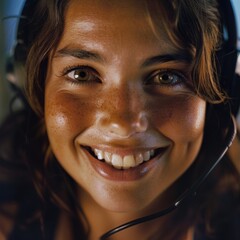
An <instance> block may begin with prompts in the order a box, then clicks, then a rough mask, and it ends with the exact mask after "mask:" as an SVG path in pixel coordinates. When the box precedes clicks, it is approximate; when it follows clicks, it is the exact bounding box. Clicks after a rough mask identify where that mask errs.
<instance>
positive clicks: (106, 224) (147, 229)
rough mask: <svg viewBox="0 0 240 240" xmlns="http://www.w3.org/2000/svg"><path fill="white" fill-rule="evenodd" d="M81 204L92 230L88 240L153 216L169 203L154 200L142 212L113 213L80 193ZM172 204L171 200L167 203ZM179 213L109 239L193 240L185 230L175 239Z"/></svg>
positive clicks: (141, 225) (133, 228) (127, 230)
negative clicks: (181, 235) (133, 221)
mask: <svg viewBox="0 0 240 240" xmlns="http://www.w3.org/2000/svg"><path fill="white" fill-rule="evenodd" d="M79 195H80V202H81V206H82V209H83V210H84V213H85V216H86V219H87V221H88V224H89V227H90V235H89V240H96V239H99V237H100V236H101V235H103V234H104V233H106V232H107V231H109V230H111V229H113V228H115V227H117V226H119V225H122V224H124V223H126V222H129V221H131V220H133V219H137V218H140V217H143V216H146V215H149V214H152V213H154V212H156V209H157V211H158V210H162V209H163V207H159V206H164V207H166V206H167V204H163V203H160V202H161V201H159V200H158V201H155V202H154V203H152V204H151V206H149V207H148V208H147V209H142V210H138V211H133V212H127V213H126V212H112V211H109V210H107V209H105V208H102V207H101V206H99V205H98V204H97V203H96V202H95V201H94V200H93V199H92V198H91V196H89V195H88V194H86V193H84V192H81V194H79ZM169 202H171V201H168V204H169ZM175 217H176V212H172V213H170V214H168V215H166V216H164V217H161V218H159V219H155V220H152V221H150V222H146V223H143V224H139V225H136V226H134V227H131V228H129V229H126V230H123V231H121V232H119V233H116V234H114V235H112V236H111V237H110V238H109V239H111V240H122V239H131V240H139V239H149V240H155V239H156V240H157V239H165V240H173V239H178V240H192V239H193V234H192V231H190V230H189V231H186V232H185V233H184V234H183V235H184V236H183V237H180V236H179V233H178V235H177V238H176V233H177V231H176V227H175V226H176V223H175V222H174V219H175Z"/></svg>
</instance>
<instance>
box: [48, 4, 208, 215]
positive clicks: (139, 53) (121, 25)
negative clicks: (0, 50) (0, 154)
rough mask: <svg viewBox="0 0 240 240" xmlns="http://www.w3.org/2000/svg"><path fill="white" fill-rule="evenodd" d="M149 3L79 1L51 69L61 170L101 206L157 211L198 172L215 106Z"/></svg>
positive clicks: (51, 117) (51, 109)
mask: <svg viewBox="0 0 240 240" xmlns="http://www.w3.org/2000/svg"><path fill="white" fill-rule="evenodd" d="M160 26H161V24H159V26H158V32H157V34H156V32H155V31H154V30H153V27H152V25H151V21H149V17H148V12H147V10H146V6H145V4H144V1H134V0H132V1H111V2H109V1H105V0H104V1H89V0H86V1H85V0H82V1H77V0H72V1H70V5H69V7H68V9H67V11H66V15H65V30H64V32H63V36H62V38H61V39H60V42H59V45H58V46H57V48H56V51H54V52H53V53H52V58H51V59H50V61H49V65H48V74H47V79H46V86H45V122H46V127H47V132H48V136H49V140H50V145H51V148H52V150H53V152H54V154H55V156H56V158H57V159H58V161H59V163H60V164H61V165H62V167H63V168H64V169H65V170H66V172H68V174H69V175H70V176H71V177H72V178H73V179H74V180H75V181H76V182H77V184H78V185H79V186H80V189H81V190H82V195H84V193H86V194H87V195H88V196H90V198H91V199H93V200H94V201H95V202H96V203H97V204H98V205H100V206H102V207H103V208H106V209H109V210H113V211H136V210H139V209H144V208H146V207H147V206H149V205H150V204H151V203H152V202H153V201H154V200H156V199H158V197H160V196H161V194H162V193H163V192H164V191H165V190H166V189H167V188H169V187H170V186H171V185H172V184H173V183H174V182H175V181H176V180H177V179H178V178H179V177H180V176H181V175H182V174H183V173H184V172H185V171H186V170H187V169H188V167H189V166H190V165H191V164H192V162H193V161H194V159H195V158H196V156H197V154H198V152H199V149H200V146H201V143H202V138H203V128H204V120H205V108H206V103H205V101H204V100H202V99H201V98H199V97H198V96H196V95H195V93H194V91H193V89H192V84H191V77H190V71H191V65H190V64H189V62H187V58H186V56H185V53H182V52H180V51H179V49H177V48H176V47H175V46H174V45H173V44H172V43H171V41H170V40H169V39H168V36H167V34H166V33H165V31H164V29H163V28H161V27H160Z"/></svg>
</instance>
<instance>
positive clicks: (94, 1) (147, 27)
mask: <svg viewBox="0 0 240 240" xmlns="http://www.w3.org/2000/svg"><path fill="white" fill-rule="evenodd" d="M149 2H151V4H153V3H154V2H156V1H155V0H152V1H149ZM150 8H152V7H151V6H150V7H149V3H148V2H147V1H144V0H121V1H119V0H111V1H109V0H70V3H69V6H68V8H67V10H66V13H65V30H64V34H63V38H65V37H66V36H67V38H68V39H67V40H70V39H75V38H76V37H78V38H79V37H80V38H81V40H82V41H84V39H86V40H89V37H90V38H91V37H92V39H93V38H98V40H100V39H101V40H104V39H106V38H108V39H109V40H112V41H114V40H116V39H118V42H119V41H121V42H122V43H123V42H124V41H125V40H127V41H128V42H131V41H136V39H137V40H138V43H140V42H141V41H142V42H144V43H146V41H148V42H149V43H151V44H156V43H157V44H158V43H159V40H160V42H161V45H162V48H164V47H168V48H172V47H173V46H172V44H171V43H170V41H169V38H168V36H167V34H166V31H164V28H163V24H162V23H161V19H159V21H158V26H157V27H156V26H154V24H153V21H152V16H151V10H150Z"/></svg>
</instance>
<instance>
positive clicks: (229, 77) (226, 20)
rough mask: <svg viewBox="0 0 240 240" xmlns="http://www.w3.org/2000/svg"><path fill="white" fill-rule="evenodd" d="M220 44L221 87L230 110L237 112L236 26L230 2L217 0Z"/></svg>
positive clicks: (218, 62)
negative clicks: (227, 99) (220, 35)
mask: <svg viewBox="0 0 240 240" xmlns="http://www.w3.org/2000/svg"><path fill="white" fill-rule="evenodd" d="M218 3H219V12H220V20H221V32H222V42H223V43H222V46H221V49H220V50H219V51H218V52H217V70H218V76H219V81H220V85H221V88H222V89H223V90H224V91H225V92H226V93H227V94H228V97H229V102H230V105H231V111H232V113H233V114H234V115H236V114H237V112H238V109H239V102H240V96H239V95H240V83H239V81H237V79H238V77H237V75H236V73H235V70H236V64H237V57H238V54H237V27H236V20H235V16H234V11H233V8H232V5H231V2H230V1H229V0H228V1H223V0H219V1H218Z"/></svg>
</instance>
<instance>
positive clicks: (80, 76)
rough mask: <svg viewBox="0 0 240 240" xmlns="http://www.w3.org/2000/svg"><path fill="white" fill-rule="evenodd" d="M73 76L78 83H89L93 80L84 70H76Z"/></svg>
mask: <svg viewBox="0 0 240 240" xmlns="http://www.w3.org/2000/svg"><path fill="white" fill-rule="evenodd" d="M69 75H70V74H69ZM72 75H73V78H74V79H76V80H78V81H89V80H91V75H90V74H89V72H88V71H86V70H82V69H81V70H74V71H73V73H72Z"/></svg>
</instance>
